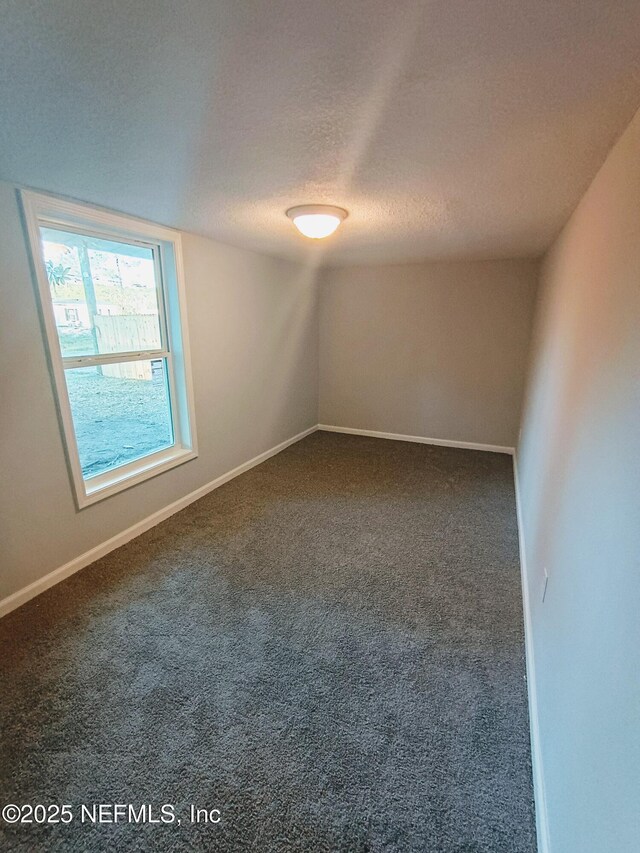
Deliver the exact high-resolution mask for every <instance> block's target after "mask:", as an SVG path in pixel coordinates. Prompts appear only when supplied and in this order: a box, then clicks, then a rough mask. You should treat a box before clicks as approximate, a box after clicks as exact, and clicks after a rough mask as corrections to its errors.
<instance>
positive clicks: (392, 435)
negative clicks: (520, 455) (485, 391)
mask: <svg viewBox="0 0 640 853" xmlns="http://www.w3.org/2000/svg"><path fill="white" fill-rule="evenodd" d="M318 429H320V430H324V431H325V432H345V433H347V434H348V435H368V436H370V437H371V438H389V439H391V440H392V441H413V442H417V443H418V444H437V445H439V446H440V447H461V448H463V449H465V450H488V451H489V452H490V453H508V454H509V455H511V456H513V454H514V452H515V451H514V448H513V447H501V446H500V445H497V444H477V443H476V442H474V441H449V440H448V439H444V438H426V437H425V436H422V435H400V433H397V432H378V431H377V430H372V429H351V428H350V427H339V426H330V425H329V424H318Z"/></svg>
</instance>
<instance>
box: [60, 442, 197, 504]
mask: <svg viewBox="0 0 640 853" xmlns="http://www.w3.org/2000/svg"><path fill="white" fill-rule="evenodd" d="M197 455H198V454H197V453H196V451H195V450H192V449H190V448H184V447H178V448H176V447H169V448H168V449H167V450H161V451H159V452H158V453H154V454H152V455H151V456H145V457H143V458H142V459H136V460H135V462H131V463H130V464H129V465H127V466H125V467H124V468H119V469H116V470H115V471H108V472H106V473H104V474H100V475H99V476H98V477H92V478H91V479H89V480H84V494H78V495H77V503H78V509H84V508H85V507H87V506H91V504H95V503H97V502H98V501H101V500H104V499H105V498H109V497H111V496H112V495H116V494H118V492H122V491H124V490H125V489H130V488H131V487H132V486H137V485H138V484H139V483H144V481H145V480H150V479H151V478H152V477H156V476H157V475H158V474H163V473H164V472H165V471H170V470H171V469H172V468H176V467H177V466H178V465H182V464H184V463H185V462H189V460H191V459H195V458H196V457H197Z"/></svg>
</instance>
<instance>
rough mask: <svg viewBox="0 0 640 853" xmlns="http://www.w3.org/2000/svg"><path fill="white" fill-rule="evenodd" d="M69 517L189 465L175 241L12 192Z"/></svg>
mask: <svg viewBox="0 0 640 853" xmlns="http://www.w3.org/2000/svg"><path fill="white" fill-rule="evenodd" d="M22 204H23V208H24V214H25V221H26V226H27V231H28V236H29V241H30V243H31V253H32V258H33V266H34V272H35V277H36V280H37V284H38V292H39V295H40V303H41V310H42V318H43V326H44V329H45V332H46V338H47V345H48V351H49V359H50V364H51V369H52V375H53V379H54V390H55V392H56V397H57V402H58V409H59V414H60V421H61V425H62V430H63V435H64V440H65V444H66V450H67V458H68V464H69V469H70V473H71V478H72V482H73V485H74V488H75V493H76V500H77V503H78V507H79V508H82V507H84V506H87V505H88V504H91V503H95V501H97V500H101V499H102V498H105V497H108V496H109V495H112V494H115V493H116V492H119V491H121V490H122V489H125V488H128V487H129V486H132V485H134V484H135V483H139V482H142V481H143V480H146V479H148V478H149V477H152V476H154V475H156V474H159V473H161V472H162V471H166V470H168V469H169V468H172V467H174V466H175V465H179V464H181V463H183V462H186V461H188V460H189V459H193V458H194V457H195V456H196V441H195V422H194V415H193V396H192V392H191V378H190V369H189V353H188V343H187V332H186V309H185V304H184V293H183V286H182V272H181V266H180V265H181V254H180V236H179V234H178V233H177V232H175V231H173V230H171V229H168V228H162V227H160V226H157V225H151V224H149V223H146V222H140V221H138V220H135V219H130V218H129V217H124V216H120V215H118V214H113V213H109V212H106V211H101V210H97V209H94V208H90V207H86V206H84V205H79V204H74V203H70V202H67V201H63V200H61V199H56V198H52V197H50V196H45V195H38V194H36V193H31V192H23V193H22Z"/></svg>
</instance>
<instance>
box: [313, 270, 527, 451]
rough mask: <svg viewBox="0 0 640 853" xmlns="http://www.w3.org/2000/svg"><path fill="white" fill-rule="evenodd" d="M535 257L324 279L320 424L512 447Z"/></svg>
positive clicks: (332, 274) (334, 273)
mask: <svg viewBox="0 0 640 853" xmlns="http://www.w3.org/2000/svg"><path fill="white" fill-rule="evenodd" d="M537 272H538V267H537V263H536V262H534V261H528V260H505V261H478V262H465V263H422V264H402V265H394V266H356V267H340V268H338V267H337V268H330V269H327V270H325V271H324V273H323V275H322V279H321V288H320V392H319V416H320V422H321V423H323V424H330V425H333V426H341V427H351V428H357V429H369V430H377V431H380V432H393V433H400V434H403V435H415V436H424V437H429V438H440V439H448V440H457V441H469V442H478V443H481V444H492V445H501V446H513V445H515V443H516V440H517V433H518V423H519V419H520V405H521V398H522V391H523V386H524V375H525V365H526V357H527V350H528V346H529V337H530V326H531V321H532V317H533V309H534V301H535V294H536V286H537V284H536V282H537Z"/></svg>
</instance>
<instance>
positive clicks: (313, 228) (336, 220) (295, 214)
mask: <svg viewBox="0 0 640 853" xmlns="http://www.w3.org/2000/svg"><path fill="white" fill-rule="evenodd" d="M287 216H288V217H289V219H291V220H293V224H294V225H295V226H296V228H297V229H298V231H299V232H300V233H301V234H304V236H305V237H311V238H312V239H314V240H322V238H323V237H328V236H329V234H333V232H334V231H335V230H336V228H337V227H338V225H340V223H341V222H342V221H343V220H344V219H346V218H347V216H348V213H347V211H346V210H343V209H342V208H341V207H333V206H332V205H330V204H301V205H299V206H298V207H290V208H289V210H287Z"/></svg>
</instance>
